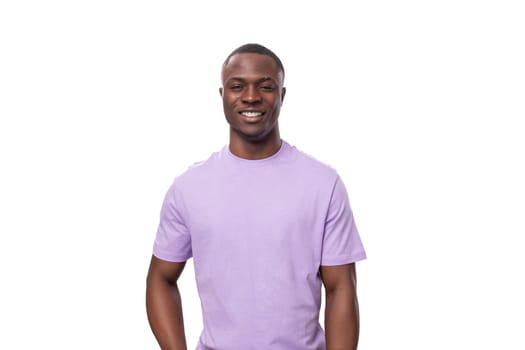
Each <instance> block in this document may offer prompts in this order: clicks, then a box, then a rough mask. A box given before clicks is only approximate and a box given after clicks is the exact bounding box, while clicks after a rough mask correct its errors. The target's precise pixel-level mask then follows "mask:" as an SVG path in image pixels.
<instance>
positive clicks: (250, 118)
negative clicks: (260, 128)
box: [238, 109, 266, 123]
mask: <svg viewBox="0 0 525 350" xmlns="http://www.w3.org/2000/svg"><path fill="white" fill-rule="evenodd" d="M238 113H239V115H240V116H241V118H242V120H243V121H244V122H246V123H257V122H259V121H260V120H262V119H263V117H264V115H265V114H266V113H265V112H264V111H261V110H256V109H243V110H241V111H239V112H238ZM243 113H259V115H255V116H247V115H244V114H243Z"/></svg>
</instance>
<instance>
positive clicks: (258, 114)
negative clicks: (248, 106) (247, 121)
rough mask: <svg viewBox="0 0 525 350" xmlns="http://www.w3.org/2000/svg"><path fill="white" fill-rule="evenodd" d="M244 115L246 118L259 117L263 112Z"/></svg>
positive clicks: (243, 113) (245, 113) (244, 113)
mask: <svg viewBox="0 0 525 350" xmlns="http://www.w3.org/2000/svg"><path fill="white" fill-rule="evenodd" d="M242 115H244V116H245V117H258V116H261V115H262V113H261V112H242Z"/></svg>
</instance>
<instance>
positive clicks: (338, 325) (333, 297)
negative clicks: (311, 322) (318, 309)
mask: <svg viewBox="0 0 525 350" xmlns="http://www.w3.org/2000/svg"><path fill="white" fill-rule="evenodd" d="M325 333H326V349H327V350H355V349H357V344H358V340H359V304H358V302H357V295H356V292H355V289H354V288H339V289H335V290H334V291H331V292H330V293H327V294H326V308H325Z"/></svg>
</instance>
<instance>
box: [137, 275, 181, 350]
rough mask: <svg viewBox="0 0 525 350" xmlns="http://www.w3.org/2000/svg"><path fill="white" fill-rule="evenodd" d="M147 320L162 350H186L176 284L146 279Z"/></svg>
mask: <svg viewBox="0 0 525 350" xmlns="http://www.w3.org/2000/svg"><path fill="white" fill-rule="evenodd" d="M146 308H147V312H148V320H149V323H150V326H151V329H152V331H153V334H154V335H155V337H156V338H157V341H158V343H159V345H160V347H161V349H162V350H187V348H186V336H185V333H184V322H183V316H182V302H181V298H180V293H179V289H178V287H177V284H176V283H174V284H170V283H168V282H165V281H162V280H159V279H158V278H154V277H150V278H148V285H147V289H146Z"/></svg>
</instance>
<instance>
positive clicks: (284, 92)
mask: <svg viewBox="0 0 525 350" xmlns="http://www.w3.org/2000/svg"><path fill="white" fill-rule="evenodd" d="M284 95H286V88H285V87H283V88H282V90H281V104H282V103H283V101H284Z"/></svg>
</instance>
